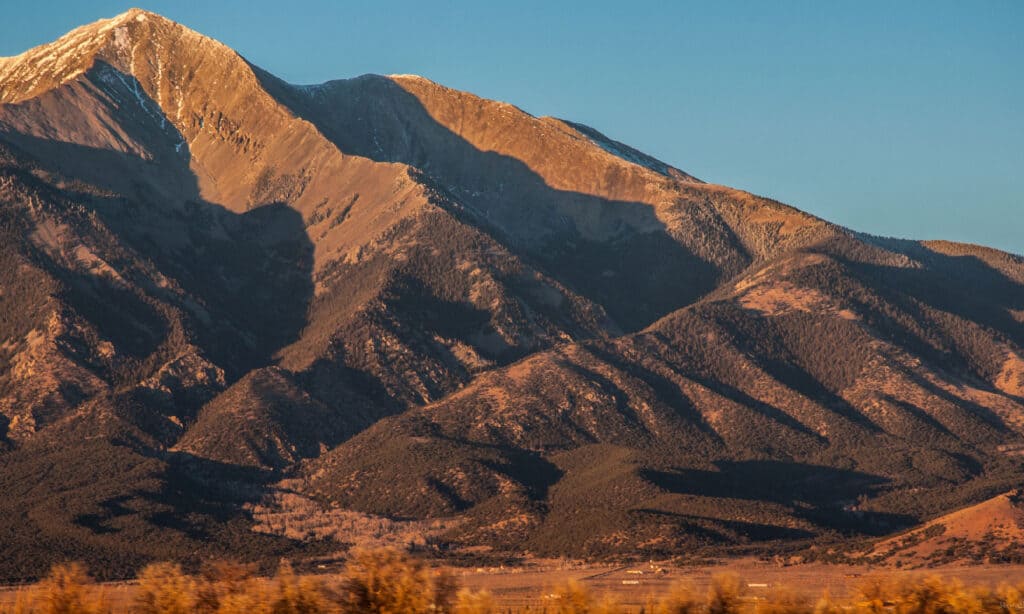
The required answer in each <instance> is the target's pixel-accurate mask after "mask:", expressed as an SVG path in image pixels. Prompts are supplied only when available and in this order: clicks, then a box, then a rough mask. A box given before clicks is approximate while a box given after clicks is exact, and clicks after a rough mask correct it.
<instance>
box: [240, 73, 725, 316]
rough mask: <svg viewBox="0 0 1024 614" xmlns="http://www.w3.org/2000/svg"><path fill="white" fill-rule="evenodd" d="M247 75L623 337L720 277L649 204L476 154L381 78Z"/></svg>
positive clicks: (699, 293)
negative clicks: (411, 173)
mask: <svg viewBox="0 0 1024 614" xmlns="http://www.w3.org/2000/svg"><path fill="white" fill-rule="evenodd" d="M253 68H254V70H255V71H256V74H257V76H258V77H260V79H261V80H262V82H263V85H264V87H265V88H266V89H267V90H268V91H269V92H270V93H271V94H272V95H274V96H275V97H276V98H277V99H278V100H279V101H280V102H281V103H283V104H285V105H286V106H288V107H289V108H290V109H291V110H292V112H294V113H295V114H296V115H298V116H299V117H301V118H302V119H305V120H307V121H309V122H311V123H313V124H314V125H315V126H316V127H317V128H318V129H319V130H320V132H321V133H323V134H324V135H325V136H326V137H327V138H328V139H330V140H331V141H332V142H333V143H334V144H335V145H336V146H337V147H338V148H339V149H340V150H341V151H342V152H343V153H346V154H351V155H358V156H363V157H366V158H370V159H372V160H376V161H379V162H401V163H404V164H407V165H410V166H412V167H414V168H416V169H418V170H419V171H421V173H422V176H421V177H419V179H420V180H421V181H422V182H423V183H425V184H427V185H429V186H430V187H431V188H433V189H434V191H435V192H436V196H437V198H436V199H435V201H436V203H437V204H439V205H440V206H444V207H446V208H448V209H449V210H450V211H451V212H452V213H453V214H455V215H457V216H459V217H461V218H463V219H465V220H467V221H468V222H470V223H473V224H475V225H476V226H478V227H482V228H485V229H487V230H488V231H489V232H490V233H491V234H492V235H494V236H495V237H496V238H498V239H499V240H501V241H503V242H505V243H506V244H510V245H514V246H516V247H517V248H518V250H517V251H524V250H525V251H528V253H529V254H530V256H531V257H532V258H533V259H534V260H536V261H537V262H538V263H539V264H540V265H542V268H543V270H545V271H546V272H547V273H548V274H549V275H550V276H551V277H554V278H556V279H559V280H560V281H561V282H563V283H565V284H566V285H567V286H569V287H571V288H573V289H574V290H575V291H576V292H578V293H579V294H581V295H583V296H585V297H587V298H589V299H591V300H593V301H595V302H597V303H599V304H601V305H602V306H603V307H604V308H605V310H606V311H607V312H608V313H609V314H610V315H611V316H612V318H614V319H615V320H616V321H617V322H618V323H619V324H620V325H622V327H623V328H625V329H627V330H638V329H640V328H643V327H644V326H646V325H648V324H650V323H651V322H653V321H655V320H656V319H658V318H659V317H661V316H663V315H665V314H667V313H670V312H672V311H674V310H676V309H679V308H681V307H684V306H686V305H689V304H691V303H693V302H694V301H696V300H697V299H699V298H700V297H702V296H704V295H705V294H707V293H708V292H710V291H712V290H713V289H714V288H715V287H716V285H717V282H718V281H719V280H720V278H721V276H722V271H720V270H718V268H717V267H716V266H715V265H713V264H712V263H709V262H707V261H704V260H702V259H701V258H699V257H698V256H696V255H695V254H693V253H691V252H690V251H689V250H687V249H686V248H684V247H683V246H682V245H681V244H680V243H679V242H678V241H676V240H675V239H673V238H672V237H671V236H670V235H669V234H668V232H667V230H666V228H665V226H664V224H662V222H661V221H660V220H658V219H657V217H656V216H655V215H654V211H653V208H652V207H651V206H650V205H647V204H644V203H638V202H623V201H610V200H606V199H603V198H600V197H595V196H591V195H587V194H582V193H578V192H571V191H564V190H558V189H555V188H552V187H550V186H549V185H548V184H547V183H546V182H545V181H544V179H543V178H542V177H541V176H540V175H538V174H537V173H536V172H535V171H534V170H533V169H531V168H530V167H529V166H527V165H526V164H525V163H523V162H522V161H520V160H518V159H516V158H513V157H510V156H506V155H502V154H498V153H495V152H491V151H481V150H479V149H477V148H476V147H475V146H474V145H473V144H471V143H470V142H468V141H466V140H465V139H464V138H462V137H461V136H459V135H458V134H456V133H454V132H452V131H451V130H449V129H448V128H446V127H445V126H444V125H442V124H441V123H439V122H438V121H437V120H435V119H434V118H433V117H431V115H430V113H429V112H428V111H427V109H426V108H425V107H424V106H423V104H422V103H421V102H420V101H419V99H417V98H416V97H415V96H414V95H413V94H411V93H409V92H408V91H406V90H405V89H403V88H402V87H401V86H400V85H398V84H397V83H396V82H394V81H392V80H391V79H388V78H386V77H380V76H376V75H365V76H363V77H358V78H356V79H351V80H342V81H332V82H330V83H327V84H324V85H323V86H318V87H316V88H312V89H310V90H307V91H303V90H299V89H297V88H293V87H292V86H289V85H287V84H284V83H283V82H281V81H280V80H278V79H277V78H276V77H273V76H272V75H269V74H268V73H266V72H264V71H262V70H260V69H259V68H256V67H253ZM310 92H311V93H310ZM576 219H586V220H591V221H594V222H598V223H600V224H601V225H602V227H604V228H610V229H613V230H612V232H611V236H609V237H608V238H607V240H601V241H595V240H593V239H589V238H587V237H586V236H585V235H584V233H583V231H581V229H580V228H578V227H577V225H576V223H575V222H574V220H576ZM510 228H517V229H519V232H517V233H509V232H507V229H510ZM637 228H642V229H644V230H641V231H638V230H637Z"/></svg>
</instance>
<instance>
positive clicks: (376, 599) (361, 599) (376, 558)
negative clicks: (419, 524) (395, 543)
mask: <svg viewBox="0 0 1024 614" xmlns="http://www.w3.org/2000/svg"><path fill="white" fill-rule="evenodd" d="M345 576H346V579H345V581H344V583H343V584H342V589H341V595H340V598H341V607H342V612H346V613H352V614H398V613H399V612H401V613H402V614H420V613H424V612H431V611H432V610H431V605H433V604H434V591H433V586H432V583H431V578H430V574H429V573H428V572H427V570H426V569H425V567H424V566H423V564H422V563H420V562H419V561H416V560H414V559H411V558H410V557H409V556H408V555H406V554H405V553H401V552H397V551H395V550H360V551H356V552H354V553H353V555H352V557H351V558H350V559H349V562H348V564H347V565H346V566H345Z"/></svg>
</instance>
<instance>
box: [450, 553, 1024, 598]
mask: <svg viewBox="0 0 1024 614" xmlns="http://www.w3.org/2000/svg"><path fill="white" fill-rule="evenodd" d="M657 567H658V565H657V564H655V568H657ZM663 569H664V573H658V572H657V571H656V569H651V566H650V565H634V566H616V567H605V566H587V567H580V568H577V569H558V568H544V567H540V568H513V569H499V570H493V569H485V570H478V571H473V570H462V571H460V572H459V576H458V578H459V580H460V582H461V584H462V585H463V586H466V587H468V588H471V589H473V590H480V589H486V590H488V591H490V592H491V593H492V594H494V596H495V597H496V598H497V601H498V603H499V604H500V605H501V606H504V607H513V608H524V607H526V606H530V607H536V606H538V605H543V604H544V601H545V600H544V598H543V596H544V594H545V593H546V592H548V591H547V589H550V588H552V587H554V586H557V585H559V584H562V583H565V582H566V581H568V580H576V581H578V582H580V583H582V584H584V585H585V586H587V587H588V588H590V589H591V590H592V591H593V592H594V593H597V594H613V595H614V596H615V597H616V598H617V600H618V601H619V602H621V603H622V604H623V605H627V606H635V607H639V606H642V605H644V604H645V603H646V602H647V601H648V599H649V598H650V597H655V598H657V597H659V596H660V595H662V594H663V593H664V592H665V591H666V590H667V588H668V587H669V586H670V585H671V584H672V583H673V582H677V581H679V580H686V581H690V582H692V583H693V584H694V586H695V587H696V588H697V589H698V590H699V591H701V592H703V591H704V590H706V589H707V587H708V585H709V584H710V582H711V578H712V577H713V576H715V575H717V574H720V573H730V572H731V573H735V574H737V575H739V576H740V578H741V580H742V582H743V585H744V586H745V587H746V590H747V596H748V597H749V598H756V597H758V596H759V595H764V594H766V593H767V592H768V591H769V590H770V589H771V588H773V587H777V586H779V585H784V586H787V587H790V588H792V589H795V590H797V591H799V592H806V593H807V594H809V595H812V596H814V597H817V596H819V595H821V594H822V592H823V591H825V590H828V591H829V594H830V595H831V596H833V597H835V598H839V599H843V598H846V597H848V596H851V595H852V594H853V593H854V592H855V591H856V589H857V586H858V585H859V584H860V583H861V582H863V581H864V578H865V577H868V576H870V575H872V574H885V575H909V576H921V575H939V576H942V577H946V578H959V579H960V580H962V581H963V582H964V583H965V584H969V585H988V586H992V587H995V586H997V585H998V584H1000V583H1002V582H1022V581H1024V565H1012V566H1009V565H1001V566H982V565H977V566H950V567H940V568H935V569H923V570H912V571H901V570H895V569H892V568H870V567H867V566H850V565H825V564H808V565H795V566H790V567H779V566H777V565H771V564H765V563H760V562H757V561H737V562H734V563H731V564H728V565H721V566H713V567H682V568H663ZM637 572H643V574H642V575H641V574H640V573H637ZM633 582H637V583H636V584H633Z"/></svg>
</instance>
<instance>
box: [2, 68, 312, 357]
mask: <svg viewBox="0 0 1024 614" xmlns="http://www.w3.org/2000/svg"><path fill="white" fill-rule="evenodd" d="M110 71H114V69H113V68H111V67H109V66H107V65H105V64H102V63H99V64H98V65H97V67H96V68H94V69H92V70H91V71H90V72H89V73H88V75H87V76H88V78H89V79H90V80H92V81H93V82H94V83H95V84H96V85H97V87H102V88H104V91H107V92H108V93H111V95H113V96H115V97H117V98H119V99H121V100H123V101H125V102H124V103H123V104H122V105H121V106H120V107H118V110H117V111H116V112H117V113H119V114H120V115H119V116H118V117H119V119H121V120H122V121H121V127H122V128H123V129H125V130H126V132H128V134H129V136H130V137H131V138H132V139H134V140H136V141H138V142H141V143H146V144H147V145H148V146H149V147H150V149H151V151H150V152H149V153H150V155H151V158H150V159H145V158H143V157H140V156H137V155H131V154H127V153H123V152H119V151H114V150H107V149H96V148H92V147H85V146H81V145H77V144H74V143H66V142H59V141H53V140H47V139H42V138H37V137H33V136H28V135H25V134H21V133H13V132H7V133H0V140H4V141H9V142H10V143H12V144H14V145H15V146H17V147H18V148H19V149H21V150H23V151H25V152H27V153H28V154H30V155H32V156H33V157H35V158H36V161H37V162H38V164H39V165H40V167H41V168H43V169H44V170H46V171H48V172H51V173H55V174H57V175H59V176H63V177H68V178H69V179H72V180H78V181H81V182H84V183H86V184H89V185H92V186H95V187H97V188H100V190H102V191H105V192H106V194H97V193H96V192H95V191H94V190H89V191H75V185H74V184H72V185H71V186H70V188H68V191H67V192H66V197H67V198H68V199H69V200H70V201H71V202H73V203H75V204H78V205H82V206H84V207H86V209H87V210H88V211H90V212H92V213H95V214H96V215H98V216H99V218H100V219H101V220H102V221H103V223H104V225H105V226H106V227H107V228H109V229H110V230H112V231H113V232H114V233H115V234H116V235H117V238H118V240H119V242H121V243H123V244H124V245H127V246H129V247H131V248H132V249H133V250H134V251H135V252H136V253H137V254H138V255H139V257H140V258H141V259H142V260H143V261H146V260H149V261H152V262H153V263H154V264H155V265H156V266H157V268H158V269H159V270H160V272H161V273H163V274H164V275H165V276H167V277H169V278H171V279H172V280H173V283H174V284H176V285H178V286H179V287H180V288H181V289H182V290H183V294H184V295H185V296H184V297H180V296H175V295H174V293H173V292H172V291H170V290H169V289H167V288H162V287H157V286H155V285H150V286H149V287H146V292H147V294H149V295H150V297H152V298H153V299H155V300H159V301H166V302H170V303H172V304H175V305H176V306H177V307H178V308H180V309H181V311H182V312H183V313H186V314H187V315H188V317H189V318H190V320H191V323H192V324H193V326H192V327H191V328H193V330H195V331H197V332H198V333H199V334H200V336H201V338H200V339H199V340H198V341H199V343H198V345H200V346H201V347H202V348H203V350H204V351H205V352H206V353H207V354H208V355H209V356H210V357H211V358H212V359H213V360H214V362H216V363H218V364H221V365H223V366H224V367H226V369H227V370H228V371H229V376H231V375H233V376H235V377H237V376H238V375H240V374H241V373H244V372H246V371H248V370H250V369H252V368H254V367H258V366H263V365H265V364H269V363H270V362H271V361H272V360H273V354H274V353H275V352H276V351H277V350H278V349H280V348H281V347H283V346H284V345H287V344H288V343H290V342H292V341H294V340H295V339H297V338H298V336H299V333H300V332H301V330H302V328H303V326H304V325H305V323H306V315H307V310H308V307H309V303H310V301H311V299H312V295H313V283H312V267H313V255H312V254H313V246H312V243H311V242H310V240H309V238H308V236H307V235H306V232H305V224H304V222H303V220H302V217H301V215H300V214H299V213H298V212H297V211H295V210H294V209H291V208H290V207H288V206H287V204H285V203H265V204H264V205H262V206H259V207H256V208H253V209H251V210H249V211H246V212H245V213H241V214H238V213H234V212H232V211H230V210H228V209H226V208H224V207H222V206H220V205H218V204H216V203H210V202H207V201H205V200H203V199H202V197H201V196H200V193H199V186H198V182H197V179H196V177H195V175H194V173H193V172H192V170H191V168H190V166H189V160H190V155H189V152H188V147H187V144H185V143H184V139H183V137H182V136H181V134H180V133H178V132H177V131H176V130H175V129H174V128H173V126H172V125H171V124H170V122H163V123H161V122H159V121H158V120H157V118H156V117H153V116H152V114H151V112H152V109H159V107H158V106H157V105H156V103H155V102H153V101H152V100H150V99H148V98H147V97H145V94H138V93H137V92H133V91H131V90H130V89H128V87H127V85H120V84H119V82H118V81H116V80H115V81H113V85H112V84H111V83H112V81H111V80H110V79H105V78H104V75H106V74H109V72H110ZM118 74H120V73H118ZM122 77H123V79H124V80H125V83H131V82H132V81H133V78H132V77H130V76H127V75H122ZM119 88H120V89H119ZM139 91H141V88H139ZM137 95H138V96H141V100H140V101H139V102H136V100H135V96H137ZM45 96H46V95H44V97H45ZM68 121H69V122H74V119H73V118H72V119H69V120H68ZM83 121H84V120H83ZM81 223H83V224H86V223H88V222H87V220H81ZM87 230H92V229H87ZM129 257H130V256H129V255H127V254H126V255H125V259H126V261H127V260H128V258H129ZM115 264H117V263H115ZM64 273H67V271H64ZM133 281H136V282H139V283H140V284H141V283H144V282H143V281H142V280H133ZM68 298H69V300H72V301H73V304H76V303H79V302H80V303H82V305H83V309H87V310H88V309H90V306H92V307H95V306H97V305H96V303H95V302H92V303H91V304H90V301H89V300H88V297H79V299H78V300H76V297H73V296H70V297H68Z"/></svg>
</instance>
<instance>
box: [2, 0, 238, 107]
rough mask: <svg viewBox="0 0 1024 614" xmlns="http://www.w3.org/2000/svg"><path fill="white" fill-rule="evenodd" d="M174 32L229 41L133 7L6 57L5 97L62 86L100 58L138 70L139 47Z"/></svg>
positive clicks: (8, 100)
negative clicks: (204, 34)
mask: <svg viewBox="0 0 1024 614" xmlns="http://www.w3.org/2000/svg"><path fill="white" fill-rule="evenodd" d="M168 38H175V39H177V38H189V39H191V40H190V41H189V43H190V44H193V45H197V44H200V43H201V42H205V43H206V44H214V45H218V46H220V47H223V45H220V43H217V42H216V41H213V40H212V39H210V38H208V37H205V36H203V35H201V34H199V33H198V32H195V31H193V30H190V29H188V28H186V27H185V26H182V25H181V24H178V23H177V22H174V21H172V20H170V19H167V18H166V17H163V16H161V15H159V14H157V13H153V12H150V11H146V10H144V9H139V8H132V9H129V10H127V11H125V12H124V13H121V14H119V15H117V16H115V17H110V18H107V19H101V20H99V21H95V22H93V23H90V24H86V25H84V26H80V27H78V28H75V29H74V30H72V31H70V32H68V33H67V34H65V35H64V36H61V37H60V38H58V39H57V40H55V41H53V42H51V43H45V44H42V45H39V46H37V47H33V48H32V49H29V50H28V51H25V52H24V53H21V54H19V55H16V56H13V57H7V58H0V103H11V102H21V101H24V100H27V99H29V98H33V97H35V96H38V95H39V94H41V93H43V92H45V91H47V90H50V89H53V88H55V87H58V86H60V85H62V84H64V83H66V82H68V81H70V80H71V79H74V78H75V77H77V76H79V75H81V74H82V73H84V72H86V71H87V70H89V69H90V68H92V67H93V66H94V64H95V62H96V60H97V59H99V60H102V61H104V62H106V63H107V64H110V65H112V66H114V67H116V68H118V69H119V70H121V71H122V72H124V73H126V74H134V70H135V60H136V55H137V54H136V52H135V51H136V48H137V47H138V46H139V45H140V44H143V43H147V42H152V41H161V40H166V39H168ZM223 48H224V49H227V48H226V47H223Z"/></svg>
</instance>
